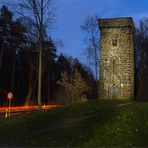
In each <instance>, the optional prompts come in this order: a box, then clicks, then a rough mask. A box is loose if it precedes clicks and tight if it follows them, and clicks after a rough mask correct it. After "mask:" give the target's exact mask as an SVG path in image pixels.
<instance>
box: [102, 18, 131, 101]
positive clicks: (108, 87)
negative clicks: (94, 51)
mask: <svg viewBox="0 0 148 148" xmlns="http://www.w3.org/2000/svg"><path fill="white" fill-rule="evenodd" d="M99 28H100V36H101V37H100V86H99V98H101V99H128V100H129V99H133V98H134V23H133V20H132V18H130V17H127V18H111V19H99Z"/></svg>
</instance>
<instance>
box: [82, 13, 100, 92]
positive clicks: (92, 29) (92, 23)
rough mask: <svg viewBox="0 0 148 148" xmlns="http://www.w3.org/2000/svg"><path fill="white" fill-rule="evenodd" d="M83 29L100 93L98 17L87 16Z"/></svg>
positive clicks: (87, 53) (86, 49) (87, 52)
mask: <svg viewBox="0 0 148 148" xmlns="http://www.w3.org/2000/svg"><path fill="white" fill-rule="evenodd" d="M81 30H82V31H83V32H84V33H85V38H84V41H85V43H86V48H85V53H86V56H87V58H88V59H89V60H90V63H93V65H94V67H95V76H96V85H97V93H98V87H99V86H98V85H99V84H98V71H99V69H98V68H99V30H98V17H97V16H96V15H95V16H87V18H86V19H85V22H84V24H83V25H82V26H81Z"/></svg>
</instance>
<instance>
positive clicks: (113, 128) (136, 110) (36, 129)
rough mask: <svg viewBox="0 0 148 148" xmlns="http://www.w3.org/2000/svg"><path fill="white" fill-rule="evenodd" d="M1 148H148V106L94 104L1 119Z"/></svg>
mask: <svg viewBox="0 0 148 148" xmlns="http://www.w3.org/2000/svg"><path fill="white" fill-rule="evenodd" d="M121 104H126V105H121ZM0 146H6V147H7V146H10V147H16V146H23V147H29V146H30V147H32V146H35V147H44V146H48V147H49V146H51V147H53V146H58V147H59V146H63V147H72V146H73V147H98V146H101V147H107V146H127V147H129V146H136V147H146V146H148V103H142V102H131V103H128V102H126V101H117V100H114V101H110V100H99V101H98V100H93V101H88V102H84V103H80V104H75V105H70V106H66V107H63V108H57V109H53V110H50V111H46V112H38V113H33V114H30V115H22V116H17V117H13V118H10V119H2V118H1V119H0Z"/></svg>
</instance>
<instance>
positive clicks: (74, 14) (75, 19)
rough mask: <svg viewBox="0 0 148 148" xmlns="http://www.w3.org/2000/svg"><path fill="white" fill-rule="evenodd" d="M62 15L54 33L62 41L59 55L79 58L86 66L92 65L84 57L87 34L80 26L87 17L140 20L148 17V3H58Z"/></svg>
mask: <svg viewBox="0 0 148 148" xmlns="http://www.w3.org/2000/svg"><path fill="white" fill-rule="evenodd" d="M55 7H56V9H57V11H56V13H57V15H58V17H57V22H56V24H55V27H56V29H55V30H53V31H52V36H53V37H54V39H60V40H62V42H63V45H64V46H63V47H62V48H61V47H59V48H58V53H61V52H62V53H64V54H66V55H71V56H73V57H78V58H79V59H80V60H81V61H82V62H83V63H84V64H88V63H87V60H86V58H85V56H84V55H83V50H82V49H83V48H84V47H85V45H84V42H83V37H84V34H83V33H82V32H81V30H80V25H81V24H82V23H83V22H84V20H85V18H86V16H88V15H93V14H98V15H99V16H101V17H102V18H109V17H129V16H130V17H133V19H134V22H135V25H136V24H137V20H139V19H140V18H142V17H146V16H148V0H55Z"/></svg>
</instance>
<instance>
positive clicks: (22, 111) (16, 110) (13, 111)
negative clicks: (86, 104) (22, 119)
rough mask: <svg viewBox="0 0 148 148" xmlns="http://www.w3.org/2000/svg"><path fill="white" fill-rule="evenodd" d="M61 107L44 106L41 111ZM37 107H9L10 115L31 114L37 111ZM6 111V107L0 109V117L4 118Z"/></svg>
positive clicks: (7, 109)
mask: <svg viewBox="0 0 148 148" xmlns="http://www.w3.org/2000/svg"><path fill="white" fill-rule="evenodd" d="M62 106H63V105H44V106H42V109H43V110H49V109H53V108H57V107H62ZM38 110H39V108H38V106H15V107H11V108H10V111H11V115H18V114H26V113H32V112H35V111H38ZM6 111H7V112H8V111H9V108H8V107H0V116H4V117H5V114H6Z"/></svg>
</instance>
